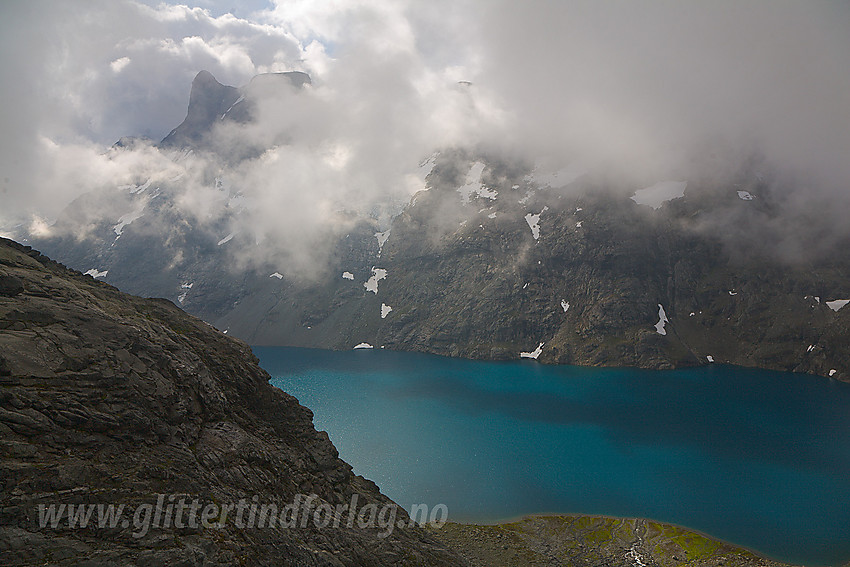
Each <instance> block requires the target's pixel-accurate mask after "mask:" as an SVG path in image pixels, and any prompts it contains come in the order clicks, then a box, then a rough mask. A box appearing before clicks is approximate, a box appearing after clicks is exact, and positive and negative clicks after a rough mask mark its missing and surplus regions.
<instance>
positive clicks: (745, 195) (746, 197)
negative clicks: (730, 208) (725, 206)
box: [738, 191, 755, 201]
mask: <svg viewBox="0 0 850 567" xmlns="http://www.w3.org/2000/svg"><path fill="white" fill-rule="evenodd" d="M738 198H739V199H741V200H742V201H752V200H753V199H755V195H753V194H752V193H750V192H749V191H738Z"/></svg>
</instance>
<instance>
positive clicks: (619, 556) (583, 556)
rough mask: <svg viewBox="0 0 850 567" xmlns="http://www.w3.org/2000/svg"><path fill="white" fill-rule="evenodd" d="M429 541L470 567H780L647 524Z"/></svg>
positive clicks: (510, 528)
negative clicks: (456, 554) (440, 543)
mask: <svg viewBox="0 0 850 567" xmlns="http://www.w3.org/2000/svg"><path fill="white" fill-rule="evenodd" d="M429 531H431V532H432V533H433V534H434V537H436V538H437V539H439V540H440V541H443V542H444V543H446V544H447V545H449V546H450V547H452V548H454V549H457V550H458V552H459V553H460V554H461V555H462V556H463V557H464V558H466V559H467V560H469V562H470V564H471V565H474V566H476V567H479V566H480V567H538V566H539V567H544V566H545V567H557V566H564V567H566V566H570V567H585V566H587V567H591V566H598V565H607V566H610V567H621V566H622V567H673V566H678V565H689V566H693V567H697V566H699V567H703V566H704V567H709V566H710V567H714V566H717V565H725V566H728V567H733V566H734V567H744V566H753V567H755V566H759V567H780V566H781V565H783V564H782V563H777V562H775V561H771V560H769V559H764V558H762V557H758V556H756V555H754V554H752V553H750V552H749V551H747V550H745V549H741V548H736V547H734V546H731V545H728V544H725V543H722V542H719V541H716V540H712V539H710V538H706V537H705V536H702V535H700V534H698V533H695V532H691V531H688V530H684V529H682V528H678V527H675V526H671V525H667V524H659V523H656V522H651V521H648V520H635V519H612V518H603V517H593V516H549V517H531V518H525V519H523V520H520V521H517V522H513V523H508V524H499V525H482V526H479V525H465V524H451V523H450V524H446V525H444V526H442V527H440V528H429Z"/></svg>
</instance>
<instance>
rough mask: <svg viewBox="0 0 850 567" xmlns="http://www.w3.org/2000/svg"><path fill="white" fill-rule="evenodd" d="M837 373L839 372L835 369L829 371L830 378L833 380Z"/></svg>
mask: <svg viewBox="0 0 850 567" xmlns="http://www.w3.org/2000/svg"><path fill="white" fill-rule="evenodd" d="M837 373H838V370H836V369H835V368H833V369H832V370H830V371H829V377H830V378H832V377H833V376H835V375H836V374H837Z"/></svg>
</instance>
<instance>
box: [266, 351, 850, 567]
mask: <svg viewBox="0 0 850 567" xmlns="http://www.w3.org/2000/svg"><path fill="white" fill-rule="evenodd" d="M254 352H255V353H256V354H257V356H258V357H259V359H260V363H261V365H262V366H263V368H265V369H266V370H267V371H268V372H269V373H270V374H271V375H272V377H273V378H272V380H271V383H272V384H274V385H275V386H278V387H279V388H281V389H283V390H284V391H286V392H289V393H290V394H292V395H294V396H295V397H297V398H298V400H299V401H300V402H301V403H302V404H304V405H306V406H307V407H309V408H310V409H312V410H313V412H314V415H315V418H314V422H315V425H316V428H317V429H320V430H325V431H327V432H328V434H329V435H330V438H331V440H332V441H333V443H334V444H335V445H336V447H337V448H338V449H339V452H340V456H341V457H342V458H343V459H344V460H345V461H347V462H348V463H350V464H351V465H352V466H353V467H354V471H355V472H356V473H358V474H361V475H363V476H365V477H366V478H369V479H371V480H373V481H375V482H376V483H377V484H378V486H379V487H380V488H381V490H382V491H383V492H384V493H385V494H387V495H388V496H389V497H390V498H392V499H393V500H395V501H396V502H398V503H399V504H400V505H402V506H403V507H405V508H408V509H409V507H410V505H411V504H428V505H429V506H432V507H433V506H435V505H436V504H440V503H442V504H445V505H446V506H447V507H448V509H449V517H450V519H452V520H456V521H461V522H495V521H498V520H504V519H510V518H516V517H518V516H523V515H527V514H542V513H580V514H602V515H611V516H628V517H644V518H651V519H654V520H659V521H664V522H670V523H674V524H678V525H681V526H685V527H688V528H691V529H695V530H698V531H701V532H704V533H706V534H709V535H712V536H715V537H718V538H720V539H723V540H726V541H729V542H732V543H735V544H738V545H743V546H745V547H748V548H750V549H753V550H755V551H758V552H760V553H762V554H764V555H767V556H769V557H772V558H775V559H779V560H784V561H790V562H795V563H800V564H806V565H836V564H839V563H844V562H847V561H849V560H850V385H848V384H844V383H839V382H836V381H834V380H829V379H826V378H820V377H814V376H806V375H795V374H790V373H780V372H770V371H762V370H752V369H743V368H737V367H730V366H721V365H710V366H705V367H701V368H695V369H687V370H676V371H662V372H654V371H645V370H636V369H601V368H580V367H572V366H545V365H541V364H538V363H536V362H533V361H517V362H481V361H471V360H463V359H451V358H443V357H438V356H431V355H425V354H418V353H400V352H389V351H381V350H357V351H349V352H330V351H324V350H313V349H296V348H278V347H255V348H254Z"/></svg>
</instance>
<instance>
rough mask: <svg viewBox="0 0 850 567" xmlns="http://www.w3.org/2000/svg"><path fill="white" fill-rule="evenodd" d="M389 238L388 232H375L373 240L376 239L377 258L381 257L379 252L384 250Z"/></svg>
mask: <svg viewBox="0 0 850 567" xmlns="http://www.w3.org/2000/svg"><path fill="white" fill-rule="evenodd" d="M389 237H390V231H389V230H385V231H384V232H376V233H375V238H377V239H378V256H380V255H381V251H382V250H383V249H384V244H385V243H386V241H387V239H388V238H389Z"/></svg>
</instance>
